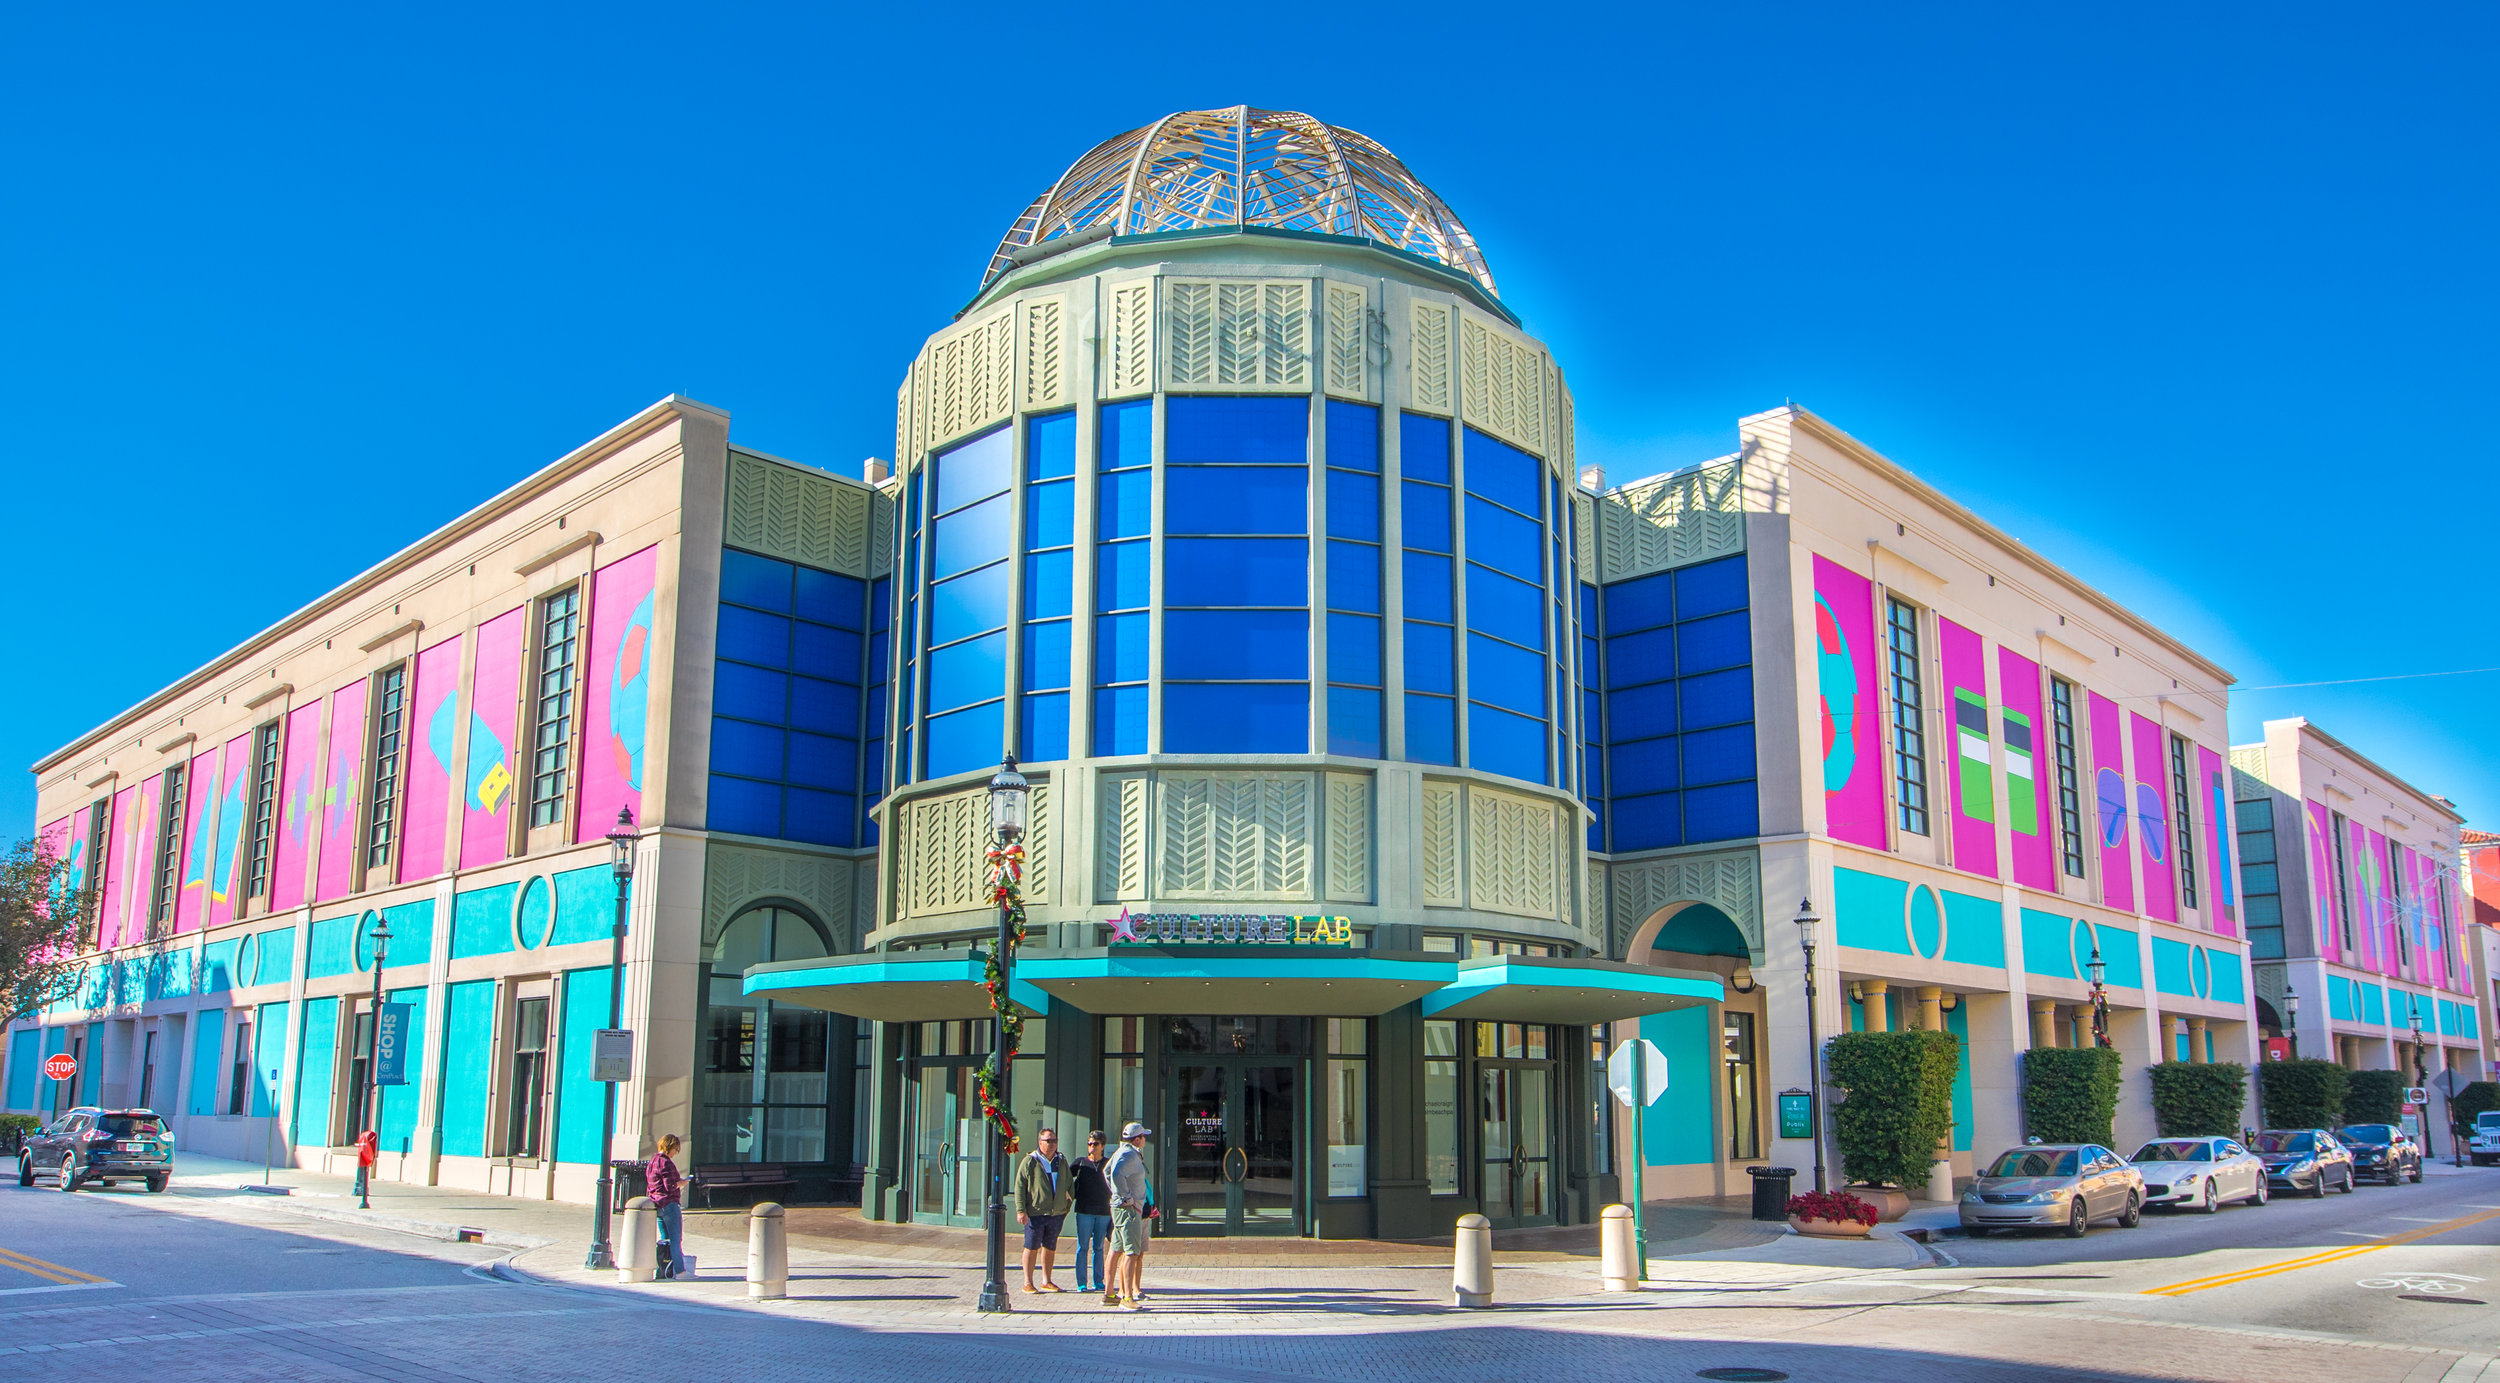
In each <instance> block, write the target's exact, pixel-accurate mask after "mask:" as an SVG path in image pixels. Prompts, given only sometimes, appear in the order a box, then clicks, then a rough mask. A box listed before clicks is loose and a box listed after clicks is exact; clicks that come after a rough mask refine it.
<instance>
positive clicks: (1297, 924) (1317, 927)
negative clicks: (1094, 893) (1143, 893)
mask: <svg viewBox="0 0 2500 1383" xmlns="http://www.w3.org/2000/svg"><path fill="white" fill-rule="evenodd" d="M1102 926H1103V944H1104V945H1106V946H1120V945H1128V944H1145V945H1184V946H1206V945H1214V946H1352V945H1353V944H1354V924H1353V922H1351V921H1350V920H1348V919H1346V918H1343V917H1294V916H1289V915H1287V914H1284V913H1256V912H1141V913H1132V912H1130V911H1128V910H1127V909H1125V908H1123V909H1121V910H1120V915H1119V916H1117V917H1107V918H1104V919H1103V923H1102Z"/></svg>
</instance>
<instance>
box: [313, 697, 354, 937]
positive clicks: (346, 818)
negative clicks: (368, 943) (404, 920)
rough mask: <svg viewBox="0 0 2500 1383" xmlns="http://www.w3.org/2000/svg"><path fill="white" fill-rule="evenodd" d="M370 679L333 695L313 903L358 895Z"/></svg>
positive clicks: (325, 757) (323, 763)
mask: <svg viewBox="0 0 2500 1383" xmlns="http://www.w3.org/2000/svg"><path fill="white" fill-rule="evenodd" d="M365 689H366V682H365V679H363V678H361V677H359V678H357V679H356V680H355V681H353V682H350V683H348V684H347V685H346V686H344V687H341V688H339V689H338V690H337V691H334V692H332V693H330V736H329V748H328V749H327V750H326V751H324V757H323V759H322V775H321V776H322V782H321V831H320V835H321V862H320V863H319V865H317V866H316V868H317V869H318V870H319V871H320V872H319V876H318V878H317V879H316V881H315V883H314V885H313V901H314V902H316V903H326V902H328V901H330V900H331V899H333V898H342V897H345V896H346V895H347V894H349V893H352V892H354V891H355V886H356V805H357V799H358V794H357V785H358V783H359V782H360V781H361V779H362V772H361V769H362V763H361V761H362V759H363V758H364V742H365Z"/></svg>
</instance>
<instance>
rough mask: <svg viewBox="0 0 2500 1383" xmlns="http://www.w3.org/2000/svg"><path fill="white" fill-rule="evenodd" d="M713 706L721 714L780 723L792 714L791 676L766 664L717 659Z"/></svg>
mask: <svg viewBox="0 0 2500 1383" xmlns="http://www.w3.org/2000/svg"><path fill="white" fill-rule="evenodd" d="M712 709H713V710H714V711H716V712H718V713H719V714H721V715H726V716H737V717H739V718H740V719H742V720H761V721H765V722H767V723H769V724H773V725H779V724H781V723H782V722H783V721H785V720H787V719H789V717H790V679H789V678H788V677H787V676H785V675H784V674H782V673H778V672H767V671H765V670H764V669H762V668H753V667H741V666H739V665H738V664H736V663H714V664H713V665H712Z"/></svg>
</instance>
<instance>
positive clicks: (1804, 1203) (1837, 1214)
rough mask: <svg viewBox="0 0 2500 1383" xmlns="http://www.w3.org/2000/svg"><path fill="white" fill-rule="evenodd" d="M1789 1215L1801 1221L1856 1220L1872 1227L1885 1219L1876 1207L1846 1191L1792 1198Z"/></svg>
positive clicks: (1807, 1194) (1824, 1192) (1789, 1200)
mask: <svg viewBox="0 0 2500 1383" xmlns="http://www.w3.org/2000/svg"><path fill="white" fill-rule="evenodd" d="M1788 1213H1789V1214H1790V1215H1791V1216H1793V1217H1794V1218H1796V1219H1800V1220H1833V1221H1839V1220H1855V1221H1857V1222H1858V1223H1859V1224H1862V1225H1867V1226H1870V1227H1872V1226H1873V1225H1874V1223H1875V1222H1876V1221H1877V1220H1879V1219H1882V1218H1883V1215H1882V1212H1880V1211H1878V1210H1876V1208H1875V1207H1874V1206H1871V1205H1869V1204H1867V1203H1866V1202H1865V1201H1862V1200H1859V1199H1858V1198H1857V1197H1855V1196H1853V1195H1850V1194H1849V1193H1848V1192H1846V1191H1807V1192H1804V1193H1803V1194H1801V1195H1794V1196H1790V1197H1789V1198H1788Z"/></svg>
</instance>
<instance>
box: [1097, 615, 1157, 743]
mask: <svg viewBox="0 0 2500 1383" xmlns="http://www.w3.org/2000/svg"><path fill="white" fill-rule="evenodd" d="M1145 680H1146V616H1145V615H1144V613H1142V612H1140V613H1137V614H1129V615H1097V616H1095V618H1094V681H1095V683H1096V684H1097V685H1101V684H1105V683H1110V682H1143V681H1145ZM1119 752H1121V753H1135V754H1142V753H1144V752H1145V751H1144V750H1142V749H1136V750H1122V751H1119Z"/></svg>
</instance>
